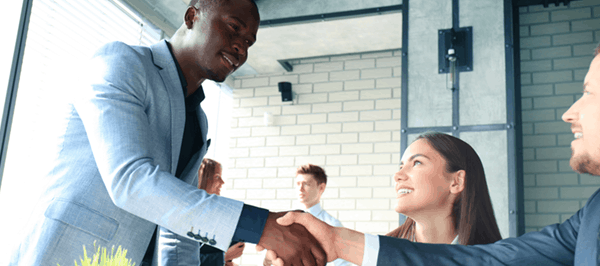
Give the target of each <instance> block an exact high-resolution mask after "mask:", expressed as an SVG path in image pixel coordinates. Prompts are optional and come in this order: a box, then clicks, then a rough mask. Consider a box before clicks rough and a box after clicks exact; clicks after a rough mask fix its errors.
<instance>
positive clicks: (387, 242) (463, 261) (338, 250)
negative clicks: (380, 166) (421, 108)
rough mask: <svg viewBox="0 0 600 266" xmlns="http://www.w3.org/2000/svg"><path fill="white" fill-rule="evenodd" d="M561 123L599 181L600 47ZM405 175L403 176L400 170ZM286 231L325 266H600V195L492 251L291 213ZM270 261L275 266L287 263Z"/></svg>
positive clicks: (582, 168) (578, 161)
mask: <svg viewBox="0 0 600 266" xmlns="http://www.w3.org/2000/svg"><path fill="white" fill-rule="evenodd" d="M562 119H563V120H564V121H565V122H567V123H570V124H571V131H572V132H573V137H574V140H573V141H572V142H571V150H572V155H571V162H570V164H571V168H573V170H575V171H576V172H578V173H589V174H592V175H595V176H600V45H599V46H598V47H597V48H596V49H595V52H594V59H593V61H592V63H591V65H590V69H589V71H588V73H587V75H586V77H585V80H584V84H583V96H581V98H579V100H577V102H575V103H574V104H573V105H571V108H569V110H567V111H566V112H565V113H564V114H563V116H562ZM400 171H402V170H400ZM277 222H278V223H280V224H282V225H287V224H292V223H293V222H296V223H299V224H303V225H305V226H306V228H307V229H308V230H309V231H310V232H311V233H313V234H315V236H316V237H317V240H319V242H320V243H321V244H322V245H323V247H324V248H325V251H326V252H327V260H328V261H332V260H334V259H336V258H342V259H345V260H348V261H351V262H353V263H356V264H360V265H363V266H367V265H381V266H384V265H385V266H387V265H412V266H421V265H472V266H476V265H490V266H491V265H527V266H532V265H539V266H553V265H577V266H584V265H586V266H587V265H600V189H599V190H597V191H596V192H595V193H594V194H593V195H592V196H591V197H590V198H589V200H588V202H587V203H586V205H585V206H584V207H583V208H581V209H580V210H579V211H577V213H575V214H574V215H573V216H571V218H569V219H568V220H566V221H565V222H563V223H561V224H553V225H549V226H546V227H544V228H543V229H542V230H541V231H539V232H530V233H527V234H525V235H523V236H520V237H516V238H508V239H504V240H500V241H498V242H496V243H493V244H488V245H474V246H461V245H437V244H421V243H413V242H410V241H407V240H404V239H397V238H391V237H386V236H375V235H369V234H362V233H360V232H357V231H354V230H350V229H346V228H340V227H331V226H329V225H327V224H325V223H322V222H320V221H319V220H317V219H315V218H314V217H312V215H310V214H301V213H288V214H287V215H286V216H284V217H283V218H280V219H278V220H277ZM267 256H268V257H269V258H271V260H273V261H275V262H276V263H274V264H275V265H283V262H285V259H283V260H281V259H279V258H276V256H275V255H274V254H273V253H270V252H267Z"/></svg>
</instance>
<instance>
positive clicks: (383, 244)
mask: <svg viewBox="0 0 600 266" xmlns="http://www.w3.org/2000/svg"><path fill="white" fill-rule="evenodd" d="M599 229H600V190H598V191H596V192H595V193H594V195H592V196H591V197H590V199H589V200H588V202H587V204H586V205H585V206H584V207H583V208H582V209H580V210H579V211H577V213H575V214H574V215H573V216H571V218H569V219H568V220H567V221H565V222H564V223H562V224H553V225H549V226H546V227H544V228H543V229H542V230H541V231H539V232H530V233H527V234H524V235H522V236H520V237H517V238H507V239H503V240H500V241H498V242H496V243H493V244H487V245H474V246H462V245H436V244H422V243H412V242H409V241H406V240H402V239H397V238H391V237H386V236H379V254H378V259H377V265H382V266H383V265H411V266H421V265H423V266H424V265H467V266H470V265H472V266H476V265H477V266H479V265H486V266H493V265H527V266H536V265H539V266H554V265H577V266H584V265H590V266H591V265H600V257H599V254H598V249H599V248H600V231H599Z"/></svg>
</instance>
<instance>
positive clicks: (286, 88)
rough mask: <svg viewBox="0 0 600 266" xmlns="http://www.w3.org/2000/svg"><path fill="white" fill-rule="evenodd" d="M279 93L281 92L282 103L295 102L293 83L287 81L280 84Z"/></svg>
mask: <svg viewBox="0 0 600 266" xmlns="http://www.w3.org/2000/svg"><path fill="white" fill-rule="evenodd" d="M279 92H281V101H282V102H291V101H292V100H293V97H292V83H289V82H286V81H282V82H279Z"/></svg>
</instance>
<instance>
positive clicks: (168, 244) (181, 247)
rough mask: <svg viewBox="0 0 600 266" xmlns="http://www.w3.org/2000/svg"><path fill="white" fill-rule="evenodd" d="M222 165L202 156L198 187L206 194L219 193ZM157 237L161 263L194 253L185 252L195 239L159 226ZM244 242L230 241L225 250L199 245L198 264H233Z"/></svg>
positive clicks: (210, 265) (218, 265)
mask: <svg viewBox="0 0 600 266" xmlns="http://www.w3.org/2000/svg"><path fill="white" fill-rule="evenodd" d="M222 175H223V167H222V166H221V164H220V163H219V162H217V161H215V160H213V159H210V158H204V160H202V164H201V165H200V169H198V188H199V189H203V190H205V191H206V193H208V194H215V195H221V187H223V184H225V181H223V178H222ZM159 235H160V237H159V238H158V247H159V254H160V255H159V258H161V259H160V260H158V262H159V263H160V264H163V265H170V264H173V262H174V261H178V260H177V259H173V258H174V257H175V258H176V257H188V256H189V257H193V256H195V254H186V252H188V251H192V250H194V249H193V248H194V247H195V246H196V245H198V244H197V242H196V241H193V240H190V239H187V238H185V237H183V236H179V235H177V234H175V233H173V232H171V231H169V230H167V229H165V228H160V231H159ZM244 247H245V244H244V242H232V243H231V245H230V247H229V249H228V250H227V252H223V251H222V250H220V249H217V248H214V247H212V246H209V245H201V247H200V254H198V256H200V257H199V260H200V265H203V266H223V265H226V266H233V265H234V263H233V259H236V258H239V257H240V256H242V253H243V252H244Z"/></svg>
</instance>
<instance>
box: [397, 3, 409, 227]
mask: <svg viewBox="0 0 600 266" xmlns="http://www.w3.org/2000/svg"><path fill="white" fill-rule="evenodd" d="M408 1H409V0H403V1H402V76H401V80H402V84H401V88H400V91H401V92H400V128H401V132H402V133H401V134H400V157H402V154H404V150H406V147H408V134H407V133H406V130H407V129H408ZM398 216H399V219H398V222H399V225H402V224H403V223H404V222H405V221H406V216H404V215H403V214H401V213H399V214H398Z"/></svg>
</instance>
